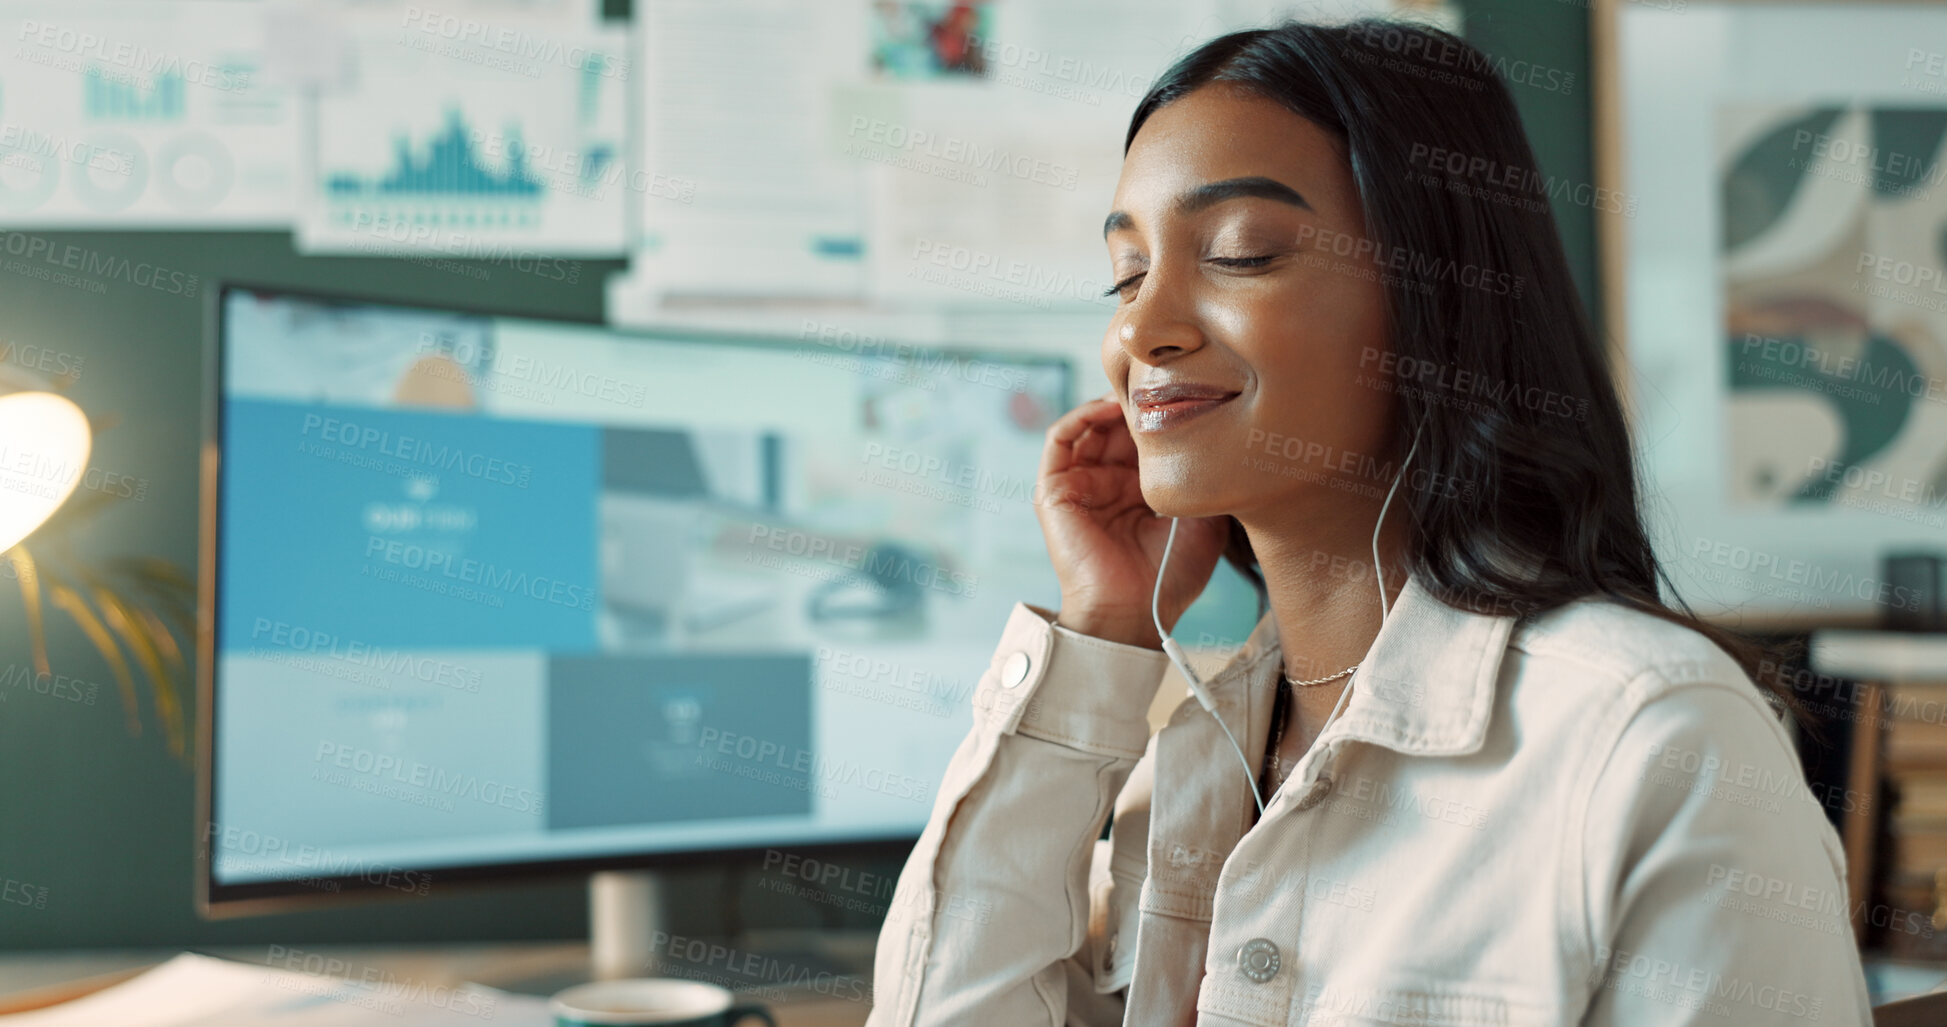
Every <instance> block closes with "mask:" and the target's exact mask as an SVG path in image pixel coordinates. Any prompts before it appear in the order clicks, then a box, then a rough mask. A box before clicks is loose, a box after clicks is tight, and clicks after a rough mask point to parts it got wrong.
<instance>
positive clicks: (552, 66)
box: [297, 19, 636, 260]
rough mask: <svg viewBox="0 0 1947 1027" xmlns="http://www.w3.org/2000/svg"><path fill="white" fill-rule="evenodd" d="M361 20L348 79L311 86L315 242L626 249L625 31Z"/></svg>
mask: <svg viewBox="0 0 1947 1027" xmlns="http://www.w3.org/2000/svg"><path fill="white" fill-rule="evenodd" d="M495 24H496V26H497V28H496V29H495V30H494V31H492V32H488V33H485V34H482V35H480V36H479V37H478V38H469V39H457V38H448V37H447V35H446V34H444V33H443V32H442V31H441V30H439V28H438V26H437V23H436V22H431V21H427V22H424V23H422V24H411V25H394V24H387V23H386V20H384V19H381V20H380V22H379V23H376V24H374V23H369V22H368V23H365V24H362V25H360V26H359V27H358V28H357V30H356V31H355V32H354V33H353V35H352V42H351V51H352V57H351V63H352V65H353V73H352V76H351V77H352V81H351V83H350V84H349V85H347V86H344V87H342V88H335V89H334V88H326V89H322V90H320V92H319V93H318V97H317V101H316V111H315V115H314V128H313V131H312V133H311V135H312V138H311V140H310V143H309V145H308V147H307V148H306V152H305V157H304V160H303V162H302V168H303V170H302V173H301V183H302V184H301V188H300V192H299V208H298V225H297V229H298V233H297V236H298V237H297V242H298V246H299V248H300V249H301V250H303V251H305V252H309V253H320V252H326V253H394V254H437V255H440V256H444V257H452V258H459V259H487V260H500V259H506V258H508V257H509V256H511V257H513V258H515V259H519V258H521V257H522V256H523V255H527V256H541V255H567V256H605V255H614V254H620V253H621V252H622V251H623V250H624V246H625V239H626V237H627V218H626V216H625V211H626V209H627V205H628V201H627V197H628V194H629V192H630V190H631V189H632V188H634V187H635V185H636V183H635V182H634V180H633V179H632V178H631V177H630V169H629V167H628V166H627V162H626V160H625V157H626V154H625V152H624V150H625V134H626V131H627V128H628V118H627V115H626V113H625V110H624V107H625V104H626V100H627V93H626V89H627V83H628V80H629V78H630V76H631V75H632V74H633V69H632V68H631V66H630V56H629V50H628V45H627V33H626V32H625V31H623V30H620V29H603V30H589V29H576V28H567V27H563V26H559V25H556V24H553V23H551V22H538V23H537V22H527V21H515V20H502V21H499V22H496V23H495Z"/></svg>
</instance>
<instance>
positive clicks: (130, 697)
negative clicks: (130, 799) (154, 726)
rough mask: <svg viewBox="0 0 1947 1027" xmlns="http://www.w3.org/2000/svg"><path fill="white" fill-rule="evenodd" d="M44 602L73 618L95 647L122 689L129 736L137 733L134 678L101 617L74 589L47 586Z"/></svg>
mask: <svg viewBox="0 0 1947 1027" xmlns="http://www.w3.org/2000/svg"><path fill="white" fill-rule="evenodd" d="M48 599H49V600H50V601H51V602H53V603H54V605H55V606H58V607H60V608H61V609H63V610H66V611H67V612H68V616H70V617H73V618H74V622H75V623H76V624H78V625H80V626H81V630H82V632H83V633H84V634H86V635H87V636H88V641H90V642H93V643H94V644H95V649H96V650H97V651H99V652H100V653H101V658H102V659H103V660H106V661H108V669H109V670H111V671H113V672H114V674H115V683H116V684H117V685H119V686H121V689H122V712H123V713H124V714H125V715H126V716H127V718H128V731H129V734H132V735H139V734H141V733H142V720H141V718H140V717H138V716H137V715H136V712H135V677H134V675H132V674H130V673H129V670H128V661H127V660H125V659H123V658H122V650H121V647H120V646H118V645H116V644H115V636H113V635H111V634H109V633H108V629H107V628H106V627H103V626H102V623H101V618H99V617H97V616H95V611H93V610H91V609H89V608H88V601H87V600H86V599H83V598H82V597H81V593H79V592H76V591H75V590H74V589H72V588H69V587H68V586H66V585H61V584H54V585H50V586H49V588H48Z"/></svg>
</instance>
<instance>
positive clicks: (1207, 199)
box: [1102, 175, 1312, 239]
mask: <svg viewBox="0 0 1947 1027" xmlns="http://www.w3.org/2000/svg"><path fill="white" fill-rule="evenodd" d="M1247 196H1250V197H1256V198H1258V199H1262V200H1276V201H1278V202H1279V203H1288V204H1290V205H1292V206H1294V207H1299V208H1302V209H1304V210H1311V209H1312V205H1311V204H1309V203H1307V202H1305V198H1304V197H1303V196H1300V195H1299V194H1298V190H1296V189H1293V188H1292V187H1290V186H1288V185H1286V184H1284V183H1283V182H1280V181H1278V180H1277V179H1274V178H1265V177H1264V176H1262V175H1249V176H1246V177H1244V178H1226V179H1224V180H1223V181H1221V182H1205V183H1204V184H1203V185H1200V186H1197V187H1196V188H1194V189H1191V190H1189V191H1187V192H1185V193H1183V194H1182V195H1180V196H1178V197H1177V198H1176V212H1177V213H1178V214H1195V213H1196V212H1198V211H1200V210H1203V209H1205V208H1208V207H1212V206H1215V205H1216V204H1219V203H1223V202H1224V201H1226V200H1235V199H1239V198H1242V197H1247ZM1135 224H1136V219H1135V218H1133V217H1131V216H1130V215H1129V212H1128V211H1126V210H1112V211H1110V212H1109V216H1108V218H1107V219H1106V220H1104V221H1103V222H1102V237H1103V238H1105V239H1106V238H1108V236H1109V233H1111V232H1116V231H1120V230H1122V229H1125V228H1134V227H1135Z"/></svg>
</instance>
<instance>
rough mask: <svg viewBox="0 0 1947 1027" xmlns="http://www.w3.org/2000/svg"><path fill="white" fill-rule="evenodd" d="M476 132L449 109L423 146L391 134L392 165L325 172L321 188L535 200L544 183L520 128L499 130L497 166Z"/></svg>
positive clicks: (335, 192)
mask: <svg viewBox="0 0 1947 1027" xmlns="http://www.w3.org/2000/svg"><path fill="white" fill-rule="evenodd" d="M474 138H475V134H474V133H472V132H470V131H469V130H468V126H467V123H466V119H465V117H464V116H463V115H462V114H461V113H460V112H459V111H457V110H451V111H448V113H447V120H446V126H445V128H443V129H442V130H441V131H440V132H439V133H438V134H436V135H434V136H433V137H432V138H431V139H429V140H428V141H427V143H426V145H425V146H424V147H423V149H418V150H417V152H416V148H415V146H414V144H413V141H412V139H411V137H410V135H409V134H407V133H399V134H396V135H394V137H393V157H394V160H393V165H392V167H391V168H390V169H388V170H387V171H386V172H385V173H384V174H382V175H380V176H378V177H367V176H361V175H359V174H356V173H353V172H342V171H341V172H336V173H333V174H330V175H328V176H326V179H325V189H326V191H327V192H328V193H330V195H332V196H334V197H338V198H352V197H376V196H397V197H407V196H412V197H422V198H427V199H432V198H437V197H441V196H450V197H469V198H478V197H504V198H507V199H535V198H538V197H540V195H541V194H542V193H543V192H544V191H545V190H546V186H545V185H544V184H543V183H542V181H541V180H540V179H539V178H536V177H535V176H534V175H533V174H532V173H530V171H529V170H528V167H527V150H526V147H525V146H524V145H523V144H522V142H521V134H520V128H519V126H518V125H510V126H508V128H507V129H505V130H504V131H503V132H502V133H501V138H503V139H505V140H506V143H505V146H504V147H503V148H502V149H503V151H504V154H503V159H502V161H501V163H502V164H503V165H504V166H503V167H502V168H501V169H500V170H498V171H496V170H495V169H493V168H491V167H488V166H487V165H486V164H485V163H484V162H483V160H482V154H481V153H480V152H479V151H478V150H477V149H476V148H475V147H474V145H473V139H474ZM422 153H423V156H422Z"/></svg>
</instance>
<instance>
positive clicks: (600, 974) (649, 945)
mask: <svg viewBox="0 0 1947 1027" xmlns="http://www.w3.org/2000/svg"><path fill="white" fill-rule="evenodd" d="M668 885H669V880H668V878H667V877H666V876H665V875H663V874H662V873H660V872H658V871H655V870H601V871H597V872H596V873H595V874H593V875H591V876H590V877H589V879H588V957H589V964H590V970H591V972H592V973H593V975H594V978H595V979H596V980H598V981H607V980H615V979H617V978H621V977H653V976H658V975H660V974H661V973H662V971H663V969H664V967H663V962H664V961H663V959H662V953H661V952H660V951H658V949H657V944H656V940H657V938H659V937H660V938H664V939H667V938H668V937H669V903H668V901H667V899H668V895H669V892H668V890H667V889H668Z"/></svg>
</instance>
